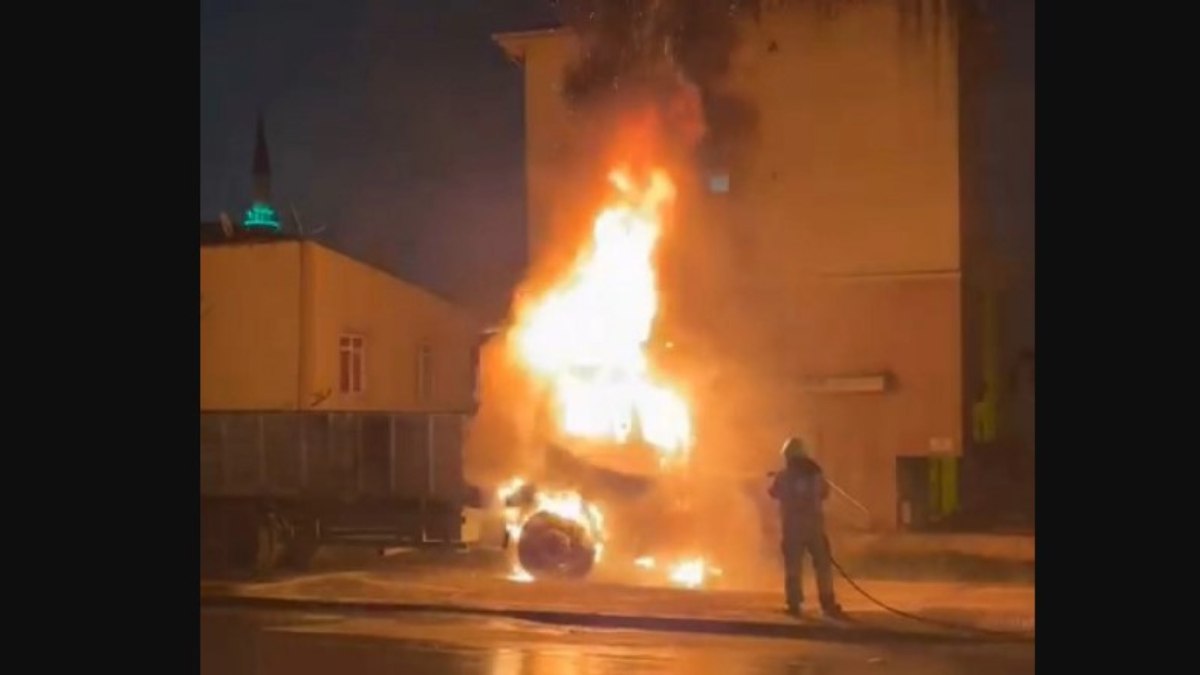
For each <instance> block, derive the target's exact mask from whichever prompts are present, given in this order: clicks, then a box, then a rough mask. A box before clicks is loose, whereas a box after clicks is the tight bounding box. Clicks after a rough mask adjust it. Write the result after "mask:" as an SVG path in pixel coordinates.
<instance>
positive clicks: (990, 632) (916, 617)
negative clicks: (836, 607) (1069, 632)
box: [825, 535, 1033, 639]
mask: <svg viewBox="0 0 1200 675" xmlns="http://www.w3.org/2000/svg"><path fill="white" fill-rule="evenodd" d="M825 548H826V549H827V550H828V551H829V562H831V563H833V567H834V569H836V570H837V571H838V574H840V575H842V578H843V579H845V580H846V583H848V584H850V586H851V588H853V589H854V590H856V591H858V592H859V594H861V595H862V596H863V597H864V598H866V599H867V600H870V601H871V602H872V603H874V604H875V605H877V606H878V607H880V608H882V609H884V610H886V611H888V612H891V613H892V614H895V615H896V616H900V617H904V618H906V619H910V620H912V621H918V622H921V623H925V624H929V625H931V626H938V627H940V628H948V629H950V630H957V631H962V632H966V633H977V634H980V635H987V636H990V637H1004V638H1021V639H1031V638H1032V637H1033V634H1032V633H1030V632H1028V631H1017V630H999V629H995V628H983V627H981V626H972V625H970V624H965V623H958V622H955V621H944V620H941V619H933V618H930V617H927V616H921V615H920V614H913V613H911V612H906V611H904V610H902V609H897V608H895V607H892V606H891V605H889V604H887V603H885V602H883V601H882V600H880V599H879V598H876V597H875V596H873V595H871V594H870V593H868V592H867V590H866V589H865V588H863V587H862V586H859V585H858V582H857V581H855V580H854V578H853V577H851V576H850V575H849V574H848V573H847V572H846V570H845V569H843V568H842V566H841V564H840V563H839V562H838V561H837V558H834V557H833V546H832V545H831V544H830V543H829V536H828V535H826V536H825Z"/></svg>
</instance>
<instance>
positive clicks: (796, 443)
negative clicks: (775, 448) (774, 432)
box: [779, 436, 808, 460]
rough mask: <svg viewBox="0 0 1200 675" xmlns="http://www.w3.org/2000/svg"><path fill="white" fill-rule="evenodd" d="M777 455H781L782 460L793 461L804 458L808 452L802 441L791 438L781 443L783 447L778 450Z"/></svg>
mask: <svg viewBox="0 0 1200 675" xmlns="http://www.w3.org/2000/svg"><path fill="white" fill-rule="evenodd" d="M779 454H781V455H783V458H784V459H786V460H793V459H800V458H801V457H806V456H807V455H808V451H807V450H806V449H805V447H804V441H802V440H800V439H799V438H796V437H795V436H792V437H790V438H788V439H787V440H786V441H784V442H783V447H782V448H781V449H780V450H779Z"/></svg>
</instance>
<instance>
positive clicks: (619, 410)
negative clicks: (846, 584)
mask: <svg viewBox="0 0 1200 675" xmlns="http://www.w3.org/2000/svg"><path fill="white" fill-rule="evenodd" d="M608 178H609V181H610V184H611V187H612V193H611V197H610V198H609V200H608V201H607V202H606V203H605V205H604V206H603V207H602V208H601V209H600V210H599V213H598V215H597V216H596V218H595V220H594V222H593V227H592V230H591V233H590V235H591V236H590V239H589V240H588V241H587V242H586V243H585V245H584V246H583V247H582V248H581V250H580V251H579V252H578V255H577V256H576V257H575V259H574V260H573V263H572V265H571V266H570V267H569V268H568V269H567V270H566V271H565V273H563V274H562V275H560V276H559V277H558V278H557V279H556V280H555V283H553V284H551V285H550V286H549V288H547V289H545V290H544V291H543V292H541V293H538V294H535V295H533V296H529V297H526V298H524V300H523V301H521V302H519V303H518V306H517V307H516V308H515V312H514V315H513V323H512V324H511V325H510V327H509V328H508V329H507V330H506V331H505V334H504V344H505V348H504V349H505V354H506V358H507V361H508V363H509V365H511V366H513V367H515V368H516V369H517V370H519V371H520V372H521V374H522V375H523V376H524V377H525V378H526V379H527V380H528V381H529V382H531V383H532V384H533V387H532V389H534V390H536V391H537V392H538V393H537V395H536V396H535V397H534V399H535V400H536V403H534V404H532V407H534V408H535V409H536V413H535V416H536V417H537V418H538V420H539V422H538V423H536V424H535V425H534V427H535V428H536V430H537V431H536V432H535V433H534V434H533V438H532V439H528V438H527V439H526V442H529V443H533V444H535V445H536V446H537V448H536V452H535V455H536V457H535V460H534V461H532V462H531V465H532V466H531V467H529V474H530V475H528V476H519V477H513V478H512V479H511V480H509V481H507V482H506V483H505V484H504V485H502V486H500V487H499V488H498V489H497V497H498V499H499V501H500V502H501V503H502V505H503V508H504V512H505V521H506V528H505V529H506V533H505V545H506V548H508V549H509V550H510V551H511V553H512V562H513V578H514V579H519V580H525V581H532V580H534V579H536V578H544V577H556V578H583V577H587V576H589V575H591V574H593V573H594V571H595V570H596V568H597V566H598V565H599V564H600V563H601V562H602V561H605V560H607V559H609V558H611V559H612V560H613V561H614V565H615V566H616V567H619V568H621V569H624V570H626V571H631V572H635V573H637V572H638V571H640V572H641V573H643V574H657V575H661V576H660V578H665V579H666V580H669V581H671V582H673V583H675V584H677V585H683V586H688V587H696V586H700V585H702V584H703V583H704V581H705V579H706V578H708V577H712V576H719V575H720V574H721V570H720V569H718V568H715V567H712V566H711V564H710V563H709V562H708V561H707V560H706V559H705V556H703V555H702V554H701V553H699V552H697V551H696V550H695V549H696V545H695V542H696V541H697V538H696V534H697V533H696V532H695V528H696V519H694V518H692V517H691V515H690V510H691V506H692V505H691V503H690V499H689V495H690V494H694V493H695V489H696V487H697V486H696V483H697V481H698V480H700V479H699V478H698V477H697V475H696V474H695V472H694V471H693V470H692V466H691V462H690V459H691V455H692V450H693V446H694V439H693V428H692V411H691V407H690V405H689V402H688V400H687V398H686V397H685V395H684V393H683V391H682V389H681V388H680V387H679V386H678V385H677V384H676V383H673V382H671V381H670V380H669V379H668V377H667V376H666V375H665V374H664V373H663V372H662V370H660V369H659V368H657V364H656V363H654V362H653V359H652V358H651V356H652V355H651V353H650V352H649V350H648V344H649V342H650V339H651V335H652V331H653V328H654V323H655V317H656V314H657V312H658V302H659V298H658V288H657V275H656V271H655V267H654V253H655V247H656V245H657V243H658V242H659V238H660V236H661V235H662V231H663V227H664V223H666V222H667V220H668V217H667V216H668V214H669V211H670V208H671V206H672V203H673V201H674V199H675V186H674V184H673V183H672V181H671V179H670V177H669V176H668V174H667V173H666V172H665V171H664V170H661V169H657V168H654V169H649V170H643V171H641V172H636V171H634V170H632V169H630V168H627V167H620V168H617V169H615V170H613V171H612V172H611V173H610V174H609V176H608ZM664 554H665V555H664Z"/></svg>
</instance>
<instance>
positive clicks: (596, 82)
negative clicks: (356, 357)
mask: <svg viewBox="0 0 1200 675" xmlns="http://www.w3.org/2000/svg"><path fill="white" fill-rule="evenodd" d="M551 5H552V6H553V7H554V8H555V10H556V11H557V12H558V15H559V18H560V20H561V21H562V22H563V24H564V25H566V26H568V27H570V28H571V29H573V30H574V31H575V33H576V35H577V36H578V37H579V40H580V44H581V47H582V51H581V55H580V57H579V58H578V59H577V60H576V61H575V62H573V63H571V64H570V65H569V66H568V68H567V72H566V73H565V74H564V81H563V95H564V96H565V97H566V99H567V101H568V103H569V104H571V105H573V106H576V107H584V106H588V105H590V104H593V103H599V102H605V101H607V100H609V99H611V98H612V97H614V96H620V95H622V94H627V93H629V92H640V91H646V90H651V91H653V90H654V89H656V88H659V89H663V88H668V87H670V86H671V85H672V83H674V82H677V81H678V78H679V76H682V77H683V78H684V79H685V80H686V81H687V82H689V83H690V84H692V85H694V86H695V87H696V88H698V89H699V92H700V99H701V102H702V105H703V111H704V118H705V119H704V122H705V125H706V127H707V134H706V137H705V142H704V145H703V146H702V148H701V150H702V152H704V153H705V154H706V155H708V156H709V159H711V160H712V161H717V162H720V161H723V159H722V158H723V157H724V156H726V155H728V153H729V152H731V151H732V150H733V149H734V148H735V147H737V146H738V145H739V144H740V143H742V142H744V141H746V140H748V139H749V138H750V137H751V136H752V135H753V133H754V130H755V127H756V124H757V114H756V111H755V108H754V106H753V104H752V103H751V102H750V101H748V100H746V99H745V98H743V97H739V96H737V95H735V94H732V93H730V92H729V91H728V90H727V88H726V87H724V86H723V85H724V84H725V80H726V76H727V75H728V73H729V69H730V62H731V58H732V56H733V52H734V49H735V48H736V47H737V46H738V43H739V33H738V20H739V19H740V18H743V17H747V16H751V17H752V16H755V15H756V14H757V11H758V5H759V2H758V1H757V0H551Z"/></svg>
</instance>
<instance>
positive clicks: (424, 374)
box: [417, 345, 433, 403]
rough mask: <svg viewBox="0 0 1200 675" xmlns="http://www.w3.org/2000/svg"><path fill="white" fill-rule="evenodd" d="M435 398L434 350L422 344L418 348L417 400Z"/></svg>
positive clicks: (423, 401) (424, 400)
mask: <svg viewBox="0 0 1200 675" xmlns="http://www.w3.org/2000/svg"><path fill="white" fill-rule="evenodd" d="M432 398H433V350H432V349H430V348H429V347H428V346H427V345H422V346H421V348H420V349H418V350H417V400H418V401H420V402H421V403H428V402H429V401H430V400H431V399H432Z"/></svg>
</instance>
